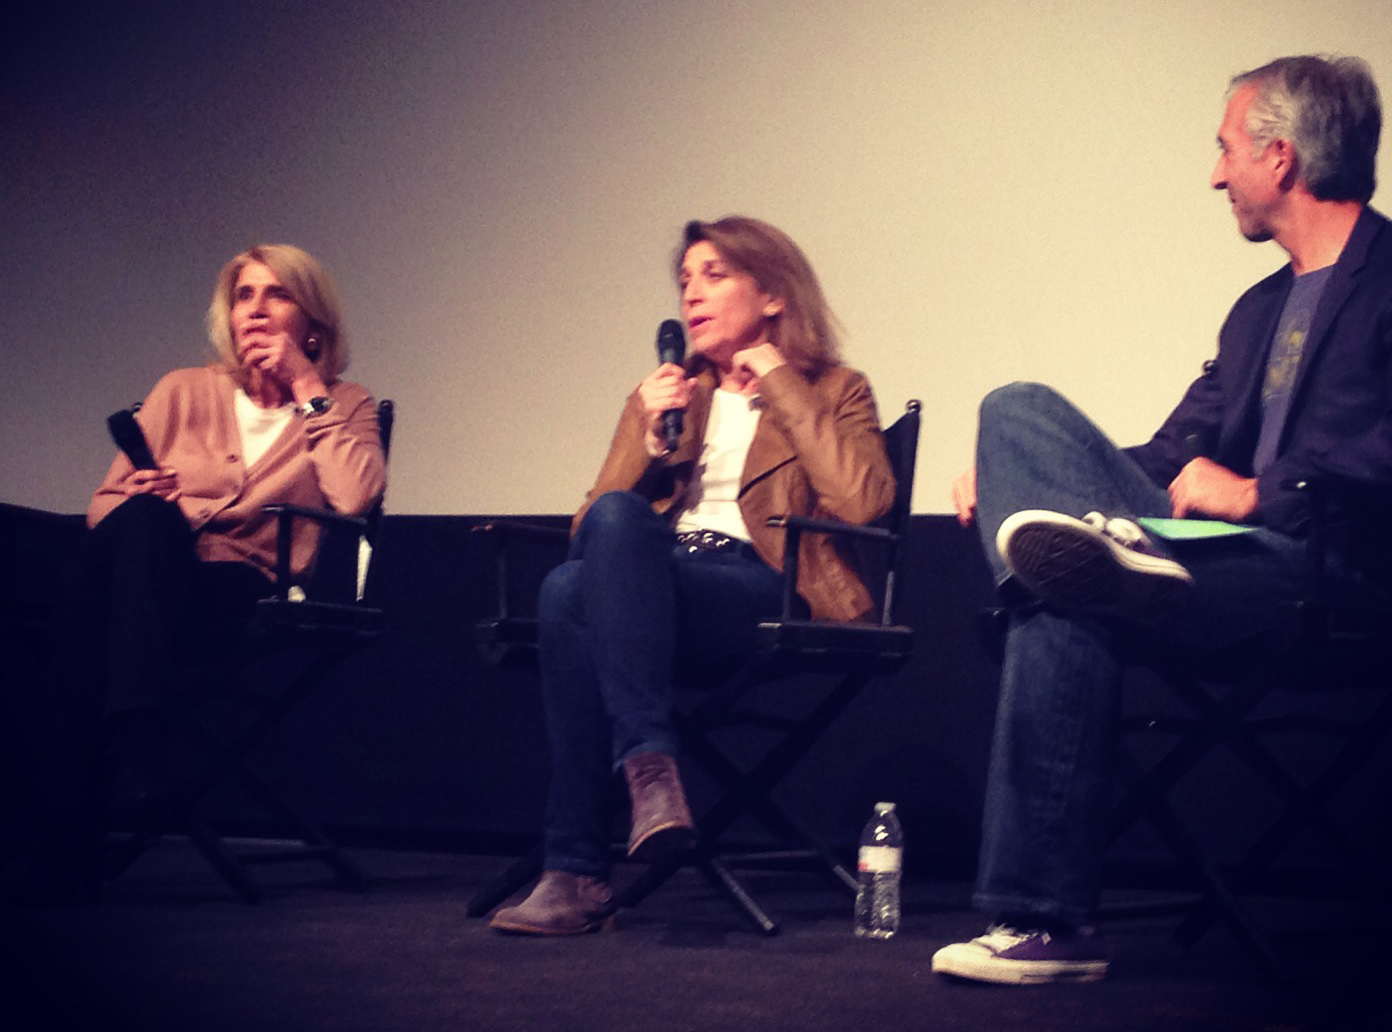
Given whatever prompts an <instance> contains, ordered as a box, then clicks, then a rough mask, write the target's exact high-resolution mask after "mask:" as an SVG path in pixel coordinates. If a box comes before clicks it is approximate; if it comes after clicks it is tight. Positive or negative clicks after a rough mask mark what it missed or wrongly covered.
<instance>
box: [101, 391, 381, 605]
mask: <svg viewBox="0 0 1392 1032" xmlns="http://www.w3.org/2000/svg"><path fill="white" fill-rule="evenodd" d="M236 390H237V385H236V383H235V382H234V381H233V380H232V377H231V376H230V375H229V374H228V372H227V370H226V369H224V368H223V367H221V366H217V365H211V366H205V367H203V368H199V369H176V370H174V371H173V372H171V373H169V374H168V375H166V376H165V377H163V378H162V379H161V380H160V381H159V383H157V384H155V387H154V389H153V390H152V391H151V392H150V396H149V397H148V398H146V399H145V402H144V404H143V405H142V406H141V408H140V412H139V414H138V415H137V416H136V419H137V420H138V421H139V423H140V426H141V429H142V430H144V431H145V436H146V437H147V438H148V439H149V442H150V449H151V451H153V452H154V454H155V459H156V461H158V462H159V463H160V465H161V466H169V467H172V468H173V469H175V470H176V471H177V472H178V474H179V487H180V496H179V498H178V505H179V508H180V509H181V510H182V511H183V514H184V516H185V517H186V518H187V519H188V521H189V525H190V526H191V527H193V529H194V530H195V531H196V532H197V538H196V539H195V540H196V547H197V550H198V557H199V558H200V559H203V560H205V561H215V560H239V561H242V562H248V563H251V564H252V565H254V566H257V567H259V568H260V569H262V570H263V571H265V572H266V573H267V574H268V575H270V574H273V573H274V570H275V533H276V531H275V519H274V517H268V516H265V515H264V514H262V512H261V507H262V506H264V505H272V504H276V503H288V504H292V505H306V506H313V507H318V508H323V507H325V506H327V507H329V508H332V509H334V510H335V511H337V512H340V513H346V514H349V515H359V514H361V513H363V512H365V511H367V509H368V508H369V507H370V506H371V505H372V503H373V502H374V501H376V500H377V498H378V497H380V496H381V494H382V492H383V491H384V490H385V489H386V460H385V458H384V457H383V454H382V441H381V435H380V433H379V431H378V427H377V405H376V403H375V402H374V401H373V400H372V397H371V395H369V394H368V393H367V391H366V390H365V389H363V388H362V387H360V386H358V385H357V384H355V383H348V382H346V381H339V382H337V383H334V384H333V385H332V386H331V387H330V388H329V395H330V396H331V397H332V398H333V400H334V404H333V406H332V407H331V408H330V409H329V411H328V412H326V413H324V414H322V415H313V416H300V415H296V417H295V418H294V420H293V421H292V422H291V423H290V425H289V426H288V427H286V428H285V430H284V431H283V432H282V433H281V435H280V436H279V437H278V438H276V440H275V441H274V442H273V443H272V444H271V446H270V448H269V449H268V450H267V451H266V454H265V455H263V456H261V458H260V459H258V460H257V462H256V464H255V465H253V466H252V467H251V468H250V469H248V468H247V466H246V465H245V464H244V463H243V461H242V455H241V450H242V444H241V431H240V430H239V429H238V426H237V417H236V413H235V411H234V409H233V397H234V395H235V392H236ZM132 472H133V468H132V466H131V463H130V460H129V459H127V458H126V457H125V455H123V454H121V453H119V452H118V453H117V455H116V459H115V461H113V462H112V464H111V469H110V470H108V471H107V474H106V479H105V480H103V481H102V484H101V486H100V487H98V488H97V491H96V493H95V494H94V495H93V496H92V504H91V506H90V507H89V508H88V510H87V523H88V525H89V526H96V524H97V523H98V522H99V521H100V520H101V519H102V518H103V517H104V516H106V514H107V513H109V512H110V511H111V510H112V509H114V508H116V506H118V505H120V504H121V503H122V502H123V501H125V500H126V498H127V497H128V495H127V494H126V490H125V486H124V482H125V480H126V478H127V477H128V476H130V474H131V473H132ZM318 543H319V528H318V527H317V526H315V525H313V524H312V523H310V522H309V521H307V520H297V521H295V530H294V535H293V540H292V546H291V566H292V568H293V571H294V573H295V575H296V576H297V577H299V576H302V575H303V573H304V572H305V570H306V569H307V568H308V567H309V565H310V563H311V562H312V561H313V558H314V552H315V549H316V548H317V546H318Z"/></svg>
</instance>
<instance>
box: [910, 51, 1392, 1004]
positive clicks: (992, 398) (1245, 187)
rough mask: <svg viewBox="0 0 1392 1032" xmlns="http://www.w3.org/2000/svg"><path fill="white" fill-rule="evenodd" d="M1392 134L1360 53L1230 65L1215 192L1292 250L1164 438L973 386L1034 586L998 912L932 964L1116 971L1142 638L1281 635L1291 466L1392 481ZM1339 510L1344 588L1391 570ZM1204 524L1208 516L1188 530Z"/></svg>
mask: <svg viewBox="0 0 1392 1032" xmlns="http://www.w3.org/2000/svg"><path fill="white" fill-rule="evenodd" d="M1380 130H1381V110H1380V104H1379V99H1378V93H1377V87H1376V86H1375V85H1374V83H1373V80H1372V76H1371V74H1370V72H1369V70H1368V67H1367V65H1366V64H1365V63H1364V62H1362V61H1360V60H1358V59H1356V58H1344V59H1339V60H1332V61H1331V60H1326V59H1323V58H1318V57H1291V58H1282V59H1280V60H1277V61H1274V62H1272V63H1271V64H1268V65H1265V66H1263V67H1262V68H1258V69H1256V70H1254V71H1251V72H1246V73H1243V74H1242V75H1239V76H1237V77H1235V78H1234V79H1233V81H1232V83H1231V86H1230V89H1229V93H1228V103H1227V108H1226V111H1225V114H1224V118H1223V122H1222V125H1221V127H1220V128H1219V131H1218V142H1219V151H1220V153H1219V157H1218V162H1217V165H1216V166H1215V168H1214V171H1213V177H1212V186H1213V188H1214V189H1216V190H1224V191H1226V192H1227V194H1228V197H1229V199H1230V200H1231V203H1232V211H1233V215H1234V216H1235V217H1236V219H1237V223H1238V228H1239V229H1240V230H1241V232H1242V234H1243V235H1244V236H1245V237H1246V238H1247V239H1249V240H1252V241H1266V240H1274V241H1276V243H1277V244H1279V245H1280V246H1281V247H1282V248H1283V249H1284V250H1285V251H1286V252H1287V253H1288V254H1289V256H1290V263H1289V264H1288V265H1286V266H1285V267H1284V268H1282V269H1281V270H1280V271H1279V272H1277V273H1275V274H1273V275H1272V276H1269V277H1267V278H1266V279H1264V280H1262V281H1261V282H1260V283H1258V284H1257V285H1256V286H1254V287H1252V288H1251V289H1250V290H1248V291H1247V292H1246V293H1245V294H1243V295H1242V297H1241V298H1239V299H1238V301H1237V303H1236V304H1235V305H1234V306H1233V309H1232V311H1231V313H1230V314H1229V316H1228V318H1227V321H1226V322H1225V323H1224V325H1223V328H1222V331H1221V333H1220V334H1219V339H1218V354H1217V357H1216V358H1215V359H1213V360H1212V361H1210V362H1208V363H1206V364H1205V366H1204V371H1203V374H1202V375H1201V376H1200V377H1199V379H1198V380H1196V381H1195V382H1194V384H1193V385H1192V386H1191V387H1190V388H1189V390H1188V391H1187V392H1186V393H1185V395H1184V398H1183V399H1182V400H1181V401H1180V403H1179V405H1178V406H1177V407H1176V408H1175V410H1174V412H1173V413H1171V415H1170V417H1169V418H1168V419H1167V420H1166V421H1165V423H1164V425H1163V426H1162V427H1161V428H1160V429H1159V431H1158V432H1157V433H1156V434H1155V435H1154V437H1152V438H1151V440H1150V441H1149V442H1147V443H1146V444H1143V445H1141V446H1139V447H1135V448H1129V449H1125V450H1123V449H1119V448H1117V447H1116V446H1115V445H1113V444H1112V443H1111V442H1110V441H1109V440H1108V439H1107V438H1106V436H1105V435H1104V434H1103V433H1102V432H1101V431H1100V430H1098V429H1097V427H1096V426H1094V425H1093V424H1092V423H1091V422H1089V421H1088V420H1087V418H1086V417H1085V416H1083V415H1082V413H1080V412H1079V411H1078V410H1077V409H1075V408H1074V407H1073V406H1072V405H1070V404H1069V403H1068V402H1067V401H1066V400H1064V399H1063V398H1062V397H1060V396H1059V395H1058V394H1057V393H1055V392H1054V391H1052V390H1050V389H1049V388H1047V387H1043V386H1040V385H1038V384H1011V385H1009V386H1007V387H1003V388H1000V389H999V390H996V391H994V392H992V393H991V394H990V395H988V396H987V398H986V399H985V401H984V402H983V403H982V406H981V414H980V426H979V430H978V437H977V454H976V466H975V468H974V469H973V470H971V471H969V472H968V473H966V474H964V475H963V476H962V477H960V478H959V479H958V480H957V482H956V483H955V484H954V485H953V497H954V502H955V504H956V506H957V510H958V517H959V519H960V520H961V522H962V523H963V524H964V525H966V524H970V523H972V522H975V523H976V524H977V526H978V527H979V528H980V532H981V535H982V539H983V543H984V545H985V549H986V554H987V559H988V562H989V563H990V565H991V567H992V570H993V572H994V574H995V576H996V580H997V583H998V585H999V586H1000V588H1001V590H1002V592H1004V593H1006V594H1007V595H1008V596H1011V597H1013V598H1015V599H1018V600H1021V601H1023V602H1024V603H1025V604H1022V605H1018V606H1014V607H1012V610H1011V611H1012V616H1011V620H1010V625H1009V628H1008V630H1007V634H1006V645H1005V657H1004V665H1003V668H1002V673H1001V694H1000V702H999V705H998V709H997V716H996V733H995V739H994V743H993V746H992V755H991V765H990V773H989V776H988V782H987V793H986V812H985V816H984V821H983V831H982V847H981V860H980V867H979V870H978V874H977V891H976V895H975V896H974V903H975V905H976V906H977V907H978V909H981V910H984V911H986V912H988V913H990V914H992V915H993V923H992V924H991V926H990V928H989V929H988V931H987V933H986V934H985V935H983V936H981V937H979V938H977V939H974V940H972V941H971V942H967V943H954V944H952V945H949V946H946V947H944V948H943V949H941V950H939V951H938V953H937V954H936V955H935V956H934V958H933V969H934V970H935V971H938V972H940V973H943V974H948V975H953V976H957V977H962V978H970V979H975V980H980V981H987V982H997V983H1002V984H1026V983H1037V982H1048V981H1056V980H1062V979H1072V980H1093V979H1097V978H1101V977H1102V976H1103V975H1104V974H1105V973H1106V970H1107V955H1106V951H1105V948H1104V947H1103V945H1102V943H1101V942H1100V940H1099V938H1098V937H1097V936H1096V935H1095V934H1093V932H1092V931H1091V929H1090V928H1089V926H1088V925H1089V922H1090V920H1091V919H1092V916H1093V914H1094V912H1095V910H1096V907H1097V903H1098V896H1099V892H1100V883H1101V859H1102V852H1103V846H1104V844H1105V843H1104V829H1103V825H1104V821H1105V816H1106V812H1107V807H1108V803H1109V802H1110V792H1111V756H1112V752H1113V746H1114V742H1115V734H1116V729H1115V726H1114V725H1115V713H1116V709H1117V703H1116V699H1117V692H1118V690H1119V686H1120V675H1121V667H1122V662H1123V661H1124V659H1125V658H1126V656H1127V655H1128V651H1129V650H1130V649H1131V648H1132V647H1134V646H1136V645H1140V646H1142V647H1145V648H1147V649H1155V648H1161V649H1166V650H1189V651H1190V652H1194V653H1201V652H1203V651H1207V650H1215V649H1220V648H1223V647H1224V646H1231V645H1234V644H1240V643H1242V642H1244V641H1246V640H1248V639H1251V640H1261V638H1262V636H1264V635H1272V634H1281V633H1282V632H1283V631H1284V630H1285V629H1286V628H1288V627H1291V626H1292V622H1293V620H1294V607H1293V606H1292V605H1291V603H1292V602H1293V600H1295V599H1296V598H1297V597H1298V595H1299V592H1300V590H1301V585H1302V579H1301V576H1302V572H1303V557H1304V544H1303V541H1302V538H1303V536H1304V535H1305V534H1306V532H1307V529H1308V524H1309V511H1308V508H1307V505H1308V503H1307V501H1306V496H1305V495H1304V494H1303V493H1298V492H1296V491H1295V490H1293V486H1292V485H1293V483H1294V482H1295V481H1298V480H1301V479H1305V478H1309V477H1312V476H1315V475H1320V474H1337V475H1339V476H1341V477H1343V478H1347V479H1351V480H1353V481H1356V482H1359V483H1361V484H1364V485H1366V486H1368V487H1370V488H1374V489H1376V488H1382V487H1392V224H1389V223H1388V221H1387V220H1386V219H1384V218H1383V217H1382V216H1381V215H1379V214H1377V213H1376V212H1374V211H1372V210H1371V209H1370V208H1368V207H1367V204H1368V201H1369V200H1370V198H1371V197H1372V194H1373V189H1374V185H1375V165H1376V157H1377V145H1378V137H1379V133H1380ZM1376 493H1377V492H1376V491H1375V490H1372V491H1368V492H1366V494H1367V496H1368V497H1370V498H1371V497H1373V496H1374V495H1375V494H1376ZM1333 516H1334V527H1335V533H1334V534H1333V536H1332V539H1331V545H1332V548H1331V552H1332V575H1331V584H1332V585H1333V588H1334V590H1336V591H1345V592H1354V591H1377V590H1380V589H1381V588H1385V587H1386V586H1388V585H1389V584H1392V577H1389V576H1388V571H1389V570H1392V562H1389V554H1390V553H1392V547H1389V544H1388V540H1389V539H1392V535H1389V534H1388V533H1387V531H1386V530H1385V529H1383V528H1385V527H1386V526H1388V525H1392V524H1389V523H1388V522H1387V514H1386V512H1385V511H1382V510H1380V509H1376V508H1374V507H1373V506H1372V504H1371V503H1360V504H1348V505H1345V506H1344V507H1342V508H1340V509H1338V510H1337V511H1335V512H1334V513H1333ZM1148 517H1150V518H1158V519H1159V521H1160V522H1149V521H1148V520H1147V519H1146V518H1148ZM1166 520H1185V521H1186V522H1184V523H1178V524H1173V523H1171V524H1167V523H1165V522H1164V521H1166ZM1198 520H1204V521H1218V522H1208V523H1205V524H1202V525H1200V524H1198V523H1197V522H1196V521H1198ZM1137 521H1140V522H1139V523H1138V522H1137ZM1142 524H1143V525H1144V526H1145V527H1149V528H1150V531H1151V533H1147V531H1146V529H1144V528H1143V526H1142ZM1200 526H1202V528H1203V529H1205V530H1207V531H1209V532H1216V536H1214V535H1213V534H1210V536H1205V537H1204V538H1202V539H1200V540H1194V539H1189V538H1186V536H1185V534H1184V531H1186V530H1187V531H1190V532H1192V531H1193V530H1195V529H1196V528H1197V527H1200ZM1162 535H1165V536H1162ZM1167 538H1168V539H1167Z"/></svg>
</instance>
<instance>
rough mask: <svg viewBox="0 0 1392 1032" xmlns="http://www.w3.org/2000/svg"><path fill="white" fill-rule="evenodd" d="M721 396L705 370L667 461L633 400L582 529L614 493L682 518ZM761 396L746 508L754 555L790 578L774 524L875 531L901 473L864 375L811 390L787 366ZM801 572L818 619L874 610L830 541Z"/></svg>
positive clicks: (767, 380) (806, 557)
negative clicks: (786, 518)
mask: <svg viewBox="0 0 1392 1032" xmlns="http://www.w3.org/2000/svg"><path fill="white" fill-rule="evenodd" d="M715 389H716V378H715V375H714V373H713V371H711V370H710V369H706V370H704V371H703V372H701V373H700V374H699V375H698V378H697V386H696V391H695V393H694V395H693V397H692V399H691V405H690V407H689V408H688V409H687V414H686V421H685V426H684V428H683V432H682V437H681V441H680V443H679V444H678V446H677V450H676V451H675V452H673V453H672V454H671V455H668V456H664V457H662V458H658V459H654V458H652V457H651V456H650V455H649V454H648V451H647V446H646V444H645V434H646V429H647V417H646V415H645V413H644V412H643V403H642V401H641V399H640V398H639V396H638V393H637V391H635V392H634V393H633V394H631V395H630V396H629V398H628V402H627V404H626V405H625V406H624V411H623V414H622V416H620V418H619V425H618V428H617V429H616V430H615V431H614V439H613V441H612V442H611V443H610V445H609V455H608V457H607V458H606V459H605V460H604V465H603V466H602V467H601V469H600V471H599V476H598V478H597V479H596V480H595V485H594V487H592V488H591V489H590V492H589V494H587V495H586V496H585V504H584V506H582V507H581V509H580V511H579V512H578V513H577V514H576V516H575V521H574V523H573V527H578V526H579V525H580V521H581V520H582V519H583V518H584V516H585V512H586V510H587V509H588V508H589V505H590V503H591V502H593V501H594V500H595V499H596V498H598V497H599V496H600V495H601V494H604V493H605V492H607V491H636V492H638V493H639V494H641V495H643V496H644V497H646V498H647V499H649V500H650V501H651V502H652V504H653V508H654V509H656V510H657V511H658V512H660V513H664V514H668V515H671V516H673V517H675V515H676V510H677V507H678V506H680V504H681V502H682V500H683V499H684V498H685V497H686V489H687V485H688V484H689V482H690V480H691V477H692V476H693V475H694V471H695V468H696V462H697V459H698V458H699V457H700V454H701V445H702V442H703V441H704V439H705V432H706V420H707V418H708V417H709V415H710V407H711V392H712V391H713V390H715ZM759 389H760V395H761V397H762V399H763V402H764V405H765V408H764V413H763V417H762V418H761V419H760V420H759V424H758V427H757V429H756V430H755V432H754V440H753V441H752V442H751V444H750V446H749V455H748V457H747V458H746V459H745V464H744V472H743V474H742V475H741V477H740V493H739V506H740V512H741V514H742V515H743V516H744V522H745V525H746V526H747V527H748V528H749V534H750V537H751V538H752V541H753V545H754V549H755V551H757V552H758V553H759V557H760V558H761V559H763V560H764V562H766V563H768V565H769V566H772V567H773V568H774V569H776V570H781V569H782V568H783V531H782V530H779V529H777V528H773V527H769V526H767V525H766V524H767V522H768V518H769V517H770V516H783V515H804V516H809V515H810V516H817V517H835V518H837V519H841V520H845V521H846V522H848V523H860V524H864V523H869V522H871V521H872V520H875V519H877V518H879V517H880V516H882V515H884V514H885V513H886V512H888V511H889V507H890V505H891V504H892V503H893V501H894V473H893V471H892V470H891V469H890V465H889V459H888V458H887V456H886V455H885V450H884V439H883V437H882V436H881V434H880V424H879V419H878V417H877V416H876V413H875V399H874V396H873V395H872V394H871V392H870V384H869V381H868V380H866V378H865V376H864V374H862V373H859V372H856V371H855V370H853V369H847V368H845V367H844V366H840V367H837V368H834V369H830V370H828V371H827V372H826V373H823V374H822V376H821V377H820V378H819V379H817V380H816V381H815V382H812V381H809V380H807V379H806V378H805V377H804V376H803V375H802V374H801V373H799V372H798V371H797V370H796V369H794V368H793V367H792V366H790V365H785V366H780V367H779V368H777V369H774V370H773V371H772V372H770V373H769V374H768V375H767V376H765V377H763V379H762V380H761V382H760V388H759ZM798 564H799V572H798V586H797V587H798V594H800V595H801V596H802V598H803V599H804V600H805V601H806V602H807V604H808V606H809V607H810V608H811V610H812V616H813V618H814V619H824V620H855V619H860V618H863V617H864V616H865V615H866V613H867V612H868V611H869V609H870V608H871V605H872V602H871V599H870V595H869V593H868V592H867V591H866V590H865V586H864V585H863V584H862V583H861V581H860V578H859V577H858V576H857V575H856V573H855V571H854V570H853V569H852V567H851V565H850V564H849V563H848V562H847V561H846V560H845V559H844V558H843V557H842V556H841V554H840V552H838V551H837V548H836V545H835V544H834V543H833V541H832V540H831V539H830V538H829V537H828V536H827V535H825V534H805V535H803V538H802V545H801V547H800V549H799V550H798Z"/></svg>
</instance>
